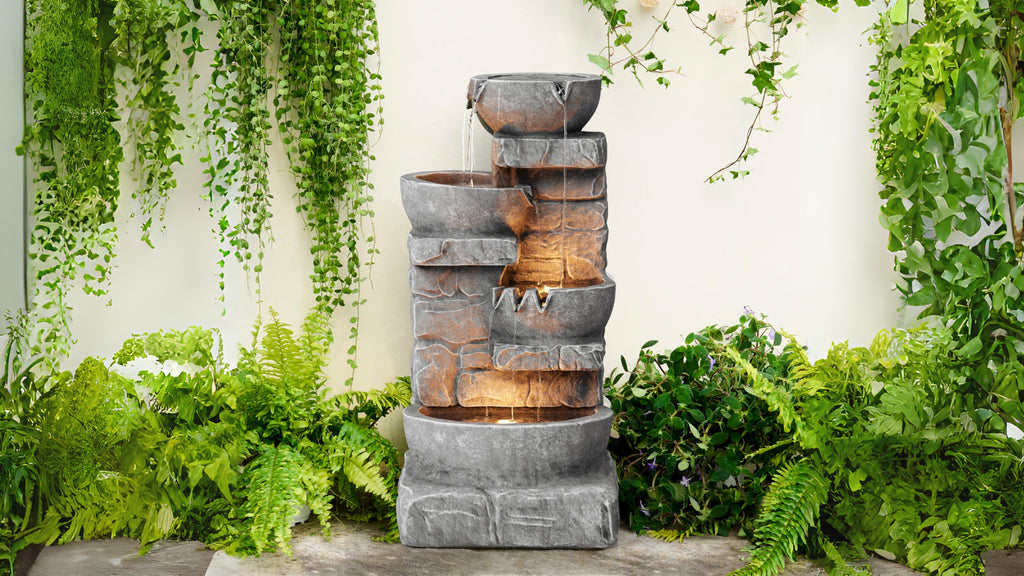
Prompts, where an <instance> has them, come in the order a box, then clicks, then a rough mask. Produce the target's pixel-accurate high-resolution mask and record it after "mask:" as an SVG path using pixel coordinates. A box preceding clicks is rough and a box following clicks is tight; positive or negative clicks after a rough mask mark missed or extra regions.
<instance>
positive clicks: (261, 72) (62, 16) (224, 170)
mask: <svg viewBox="0 0 1024 576" xmlns="http://www.w3.org/2000/svg"><path fill="white" fill-rule="evenodd" d="M26 15H27V21H28V34H27V45H26V58H25V64H26V71H27V79H26V93H27V100H28V102H30V103H31V109H32V117H31V121H30V122H29V123H28V125H27V126H26V129H25V138H24V142H23V146H22V147H21V150H22V151H23V152H24V153H25V154H27V155H28V157H29V158H30V160H31V161H32V163H33V169H34V170H35V173H36V174H37V178H36V190H35V207H34V217H35V224H34V228H33V231H32V237H31V244H30V252H31V254H30V255H31V257H32V261H33V263H34V273H35V278H34V279H35V282H34V286H35V292H34V295H33V298H32V300H33V302H34V303H35V312H36V316H37V317H38V320H37V326H38V329H37V348H38V349H39V351H45V352H46V355H47V356H48V357H50V358H51V359H53V361H56V360H57V359H59V358H60V357H61V356H64V355H66V354H67V352H68V350H69V348H70V343H71V337H70V331H69V325H70V312H71V310H70V308H69V306H68V305H67V301H68V299H67V296H68V294H69V291H70V290H71V287H72V286H73V285H74V284H75V282H77V281H78V280H79V279H81V280H84V285H85V291H86V292H87V293H90V294H96V295H103V294H105V293H106V290H107V281H108V277H109V274H110V270H111V262H112V260H113V257H114V249H115V245H116V240H117V231H116V228H115V224H114V213H115V211H116V209H117V207H118V203H119V200H120V192H119V188H118V184H119V177H120V173H119V165H120V162H121V161H122V159H123V158H124V157H125V156H126V155H127V156H128V157H129V159H130V160H131V168H132V170H131V174H132V175H133V176H134V177H135V179H136V181H137V184H138V186H137V188H136V189H134V190H133V191H132V197H133V199H134V201H135V203H134V210H135V214H136V216H137V217H138V218H139V219H140V221H141V228H142V231H141V236H142V239H143V241H145V242H146V243H147V244H149V245H150V246H152V230H153V227H154V221H155V220H157V221H158V220H160V219H162V216H163V211H164V208H165V206H166V203H167V200H168V198H169V196H170V194H171V192H172V190H174V189H175V187H176V186H177V182H176V180H175V175H174V168H175V166H176V165H180V164H181V162H182V156H181V151H180V148H179V146H178V144H177V140H180V138H179V136H178V133H179V132H180V131H182V130H183V129H184V127H183V125H182V123H181V122H180V116H181V106H179V104H178V102H177V101H176V99H175V97H174V95H173V93H172V91H171V89H172V88H173V87H174V85H175V84H176V83H177V82H178V80H179V78H180V77H181V71H182V70H181V65H180V63H179V60H180V59H179V58H177V57H176V56H174V53H175V51H176V50H178V49H181V50H183V51H184V54H185V56H186V57H187V58H186V61H187V69H188V71H189V87H190V88H191V87H192V81H193V80H194V78H195V76H194V75H193V74H192V71H191V69H192V65H193V63H194V60H195V56H196V54H197V53H198V52H199V51H201V50H202V49H203V48H202V46H201V45H200V38H201V36H202V34H201V31H200V28H199V25H198V22H199V21H200V18H202V17H204V16H205V17H206V18H209V19H211V20H216V21H217V23H218V29H217V38H218V41H219V44H218V47H217V49H216V50H215V52H214V60H213V68H212V72H211V75H212V78H211V83H210V87H209V89H208V90H207V94H206V96H207V98H206V104H205V106H204V110H205V118H204V119H203V121H202V126H203V131H204V134H203V135H202V137H201V139H202V140H203V141H204V157H203V160H204V162H205V163H206V170H205V172H206V174H207V176H208V179H207V182H206V195H207V197H208V199H209V201H210V212H211V214H212V215H213V217H214V219H215V221H216V223H217V224H216V229H217V231H218V234H219V236H220V239H221V246H222V247H221V249H220V256H221V259H220V289H221V299H222V300H223V298H224V296H223V294H224V289H225V285H224V270H225V266H226V259H227V258H229V257H231V256H232V255H233V256H234V258H235V259H236V260H237V261H238V262H240V263H241V265H242V268H243V269H244V270H245V271H246V272H247V273H249V274H250V277H251V278H253V279H254V281H255V284H256V290H255V292H256V295H257V297H258V298H259V297H260V293H261V291H260V278H261V275H262V272H263V256H264V252H265V249H266V246H267V245H268V243H269V242H271V241H272V240H273V237H272V235H271V229H270V218H271V214H272V211H271V200H272V196H271V190H270V181H269V177H268V173H267V172H268V146H269V145H270V142H271V130H272V126H273V125H274V123H275V121H276V124H277V126H278V128H279V130H280V134H281V136H282V139H283V142H284V145H285V149H286V151H287V153H288V159H289V162H290V165H291V168H292V172H293V174H294V176H295V179H296V185H297V187H298V200H299V206H298V209H299V211H300V212H301V213H302V215H303V218H304V220H305V222H306V225H307V230H308V232H309V236H310V239H311V242H312V248H311V254H312V274H311V277H312V280H313V286H314V296H315V298H316V302H317V309H318V310H319V311H320V313H322V314H323V315H325V316H328V317H329V316H330V315H331V314H332V313H333V312H334V310H335V309H336V308H337V307H339V306H345V305H350V306H352V307H353V308H354V311H353V314H352V317H351V324H352V326H351V328H350V332H349V336H350V337H351V338H352V340H353V342H352V346H351V347H350V348H349V355H350V359H349V363H350V365H351V366H352V368H353V370H354V369H355V338H356V337H357V335H358V310H359V305H360V304H362V303H363V302H364V300H363V299H362V297H361V288H362V283H363V282H364V280H365V278H366V270H367V268H368V266H369V265H370V264H372V261H373V257H374V255H375V254H376V253H377V250H376V248H375V246H374V238H373V235H372V217H373V212H372V210H371V208H370V202H371V201H372V197H371V195H370V190H371V189H372V185H371V184H370V183H369V181H368V176H369V162H370V161H371V160H372V156H371V155H370V153H369V136H370V134H371V133H372V132H374V131H375V130H377V129H378V128H379V126H380V100H381V98H382V96H381V93H380V85H379V80H380V75H379V70H376V69H374V68H373V67H372V66H373V63H374V62H375V60H376V53H377V42H378V36H377V25H376V16H375V12H374V5H373V2H370V1H368V0H362V1H341V0H325V1H323V2H319V3H315V4H314V3H305V2H289V1H287V0H29V1H28V2H27V4H26ZM175 36H180V38H181V42H180V44H178V45H175V44H174V42H173V38H174V37H175ZM118 101H121V102H122V105H121V107H120V108H119V107H118ZM272 113H273V117H272ZM368 228H369V230H371V232H370V233H367V229H368ZM79 273H81V278H79ZM350 381H351V379H350Z"/></svg>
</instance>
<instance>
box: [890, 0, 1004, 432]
mask: <svg viewBox="0 0 1024 576" xmlns="http://www.w3.org/2000/svg"><path fill="white" fill-rule="evenodd" d="M907 9H908V5H907V4H906V3H902V4H898V5H897V7H896V8H893V9H892V10H890V11H888V12H887V13H885V14H883V15H882V19H881V22H880V23H879V25H878V26H877V27H876V29H875V34H874V38H873V41H874V42H875V43H876V44H878V46H879V56H878V63H877V65H876V66H875V67H874V70H875V71H876V72H877V74H878V79H877V80H876V81H874V82H873V83H872V85H873V87H874V90H873V93H872V98H873V99H874V100H875V111H876V128H875V132H876V137H875V142H874V147H875V151H876V153H877V168H878V174H879V180H880V181H881V182H882V184H883V190H882V191H881V197H882V199H883V201H884V204H883V206H882V209H881V211H882V214H881V222H882V225H883V226H884V227H885V228H886V229H887V230H888V232H889V249H890V250H891V251H892V252H894V253H895V254H896V258H895V260H896V270H897V272H898V273H899V275H900V277H901V282H900V283H899V285H898V287H899V289H900V291H901V293H902V295H903V298H904V299H905V301H906V302H907V303H908V304H910V305H913V306H922V307H923V309H922V311H921V315H922V316H925V315H937V316H940V317H942V318H943V322H944V323H945V324H946V325H948V326H949V327H950V328H952V330H953V331H954V333H955V335H956V338H957V340H958V341H959V343H960V346H959V348H958V350H957V351H956V354H958V355H960V356H963V357H964V359H965V360H966V361H969V363H970V365H971V366H973V367H974V372H973V374H972V375H971V378H972V379H973V380H975V381H976V382H977V383H978V385H980V386H981V387H982V388H983V389H985V390H986V391H987V392H988V393H989V394H990V395H991V402H992V404H994V405H995V407H996V409H997V410H998V411H999V412H1000V413H1001V414H1002V415H1003V416H1004V417H1006V418H1009V419H1010V420H1011V421H1013V422H1014V423H1015V424H1017V425H1019V426H1020V425H1024V412H1022V410H1021V400H1022V399H1024V365H1022V364H1021V362H1020V359H1019V358H1020V354H1021V353H1022V352H1024V329H1022V328H1021V326H1024V296H1021V293H1022V291H1024V248H1022V232H1021V230H1022V228H1024V226H1022V224H1021V218H1022V217H1024V212H1022V211H1021V209H1020V207H1021V206H1022V204H1024V188H1021V186H1020V185H1019V184H1016V183H1014V175H1013V165H1012V161H1011V155H1010V154H1009V152H1010V151H1011V150H1012V127H1013V124H1014V122H1015V121H1016V120H1017V119H1018V118H1019V117H1020V116H1021V107H1020V101H1021V94H1022V93H1024V84H1022V81H1021V77H1020V75H1019V72H1018V68H1019V66H1020V65H1021V61H1020V53H1021V50H1020V48H1021V44H1022V42H1024V25H1022V22H1021V19H1020V12H1019V10H1020V8H1019V5H1018V4H1016V3H1014V2H1010V1H1008V0H1000V1H997V2H992V3H988V2H985V3H982V2H974V1H973V0H929V1H926V2H924V18H925V19H924V21H921V22H917V21H908V18H907V12H906V10H907Z"/></svg>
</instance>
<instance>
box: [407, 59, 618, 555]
mask: <svg viewBox="0 0 1024 576" xmlns="http://www.w3.org/2000/svg"><path fill="white" fill-rule="evenodd" d="M600 88H601V82H600V78H599V77H597V76H592V75H580V74H495V75H485V76H476V77H474V78H473V79H472V80H471V81H470V84H469V90H468V94H467V99H468V108H469V109H470V110H471V111H472V114H473V115H475V116H476V117H477V118H479V121H480V122H481V124H482V125H483V127H484V128H485V129H486V130H487V131H488V132H490V133H491V134H492V135H493V136H494V139H493V141H492V146H491V164H492V167H491V172H490V173H485V172H474V171H473V170H472V168H473V167H472V162H471V161H470V162H469V166H468V170H467V169H464V170H463V171H450V172H424V173H414V174H407V175H405V176H403V177H402V180H401V190H402V202H403V205H404V206H405V210H406V213H407V214H408V216H409V220H410V222H411V224H412V232H411V233H410V235H409V242H408V248H409V258H410V271H409V282H410V288H411V292H412V298H411V299H412V302H411V308H412V326H413V336H414V338H415V345H414V348H413V353H412V362H411V364H412V367H411V368H412V384H413V405H412V406H410V407H409V408H408V409H406V411H405V414H404V416H405V430H406V439H407V441H408V444H409V451H408V452H407V453H406V463H405V469H404V470H403V472H402V478H401V481H400V483H399V500H398V519H399V530H400V532H401V537H402V542H403V543H405V544H407V545H410V546H424V547H520V548H523V547H525V548H603V547H607V546H611V545H613V544H614V543H615V541H616V537H617V531H618V504H617V492H618V488H617V481H616V478H615V471H614V467H613V466H612V462H611V457H610V456H609V454H608V451H607V442H608V433H609V430H610V427H611V417H612V414H611V411H610V410H609V409H608V408H607V407H605V406H604V405H603V404H602V400H603V396H602V393H601V384H602V381H603V362H604V347H605V342H604V328H605V325H606V324H607V322H608V318H609V316H610V314H611V310H612V304H613V302H614V299H615V283H614V282H613V281H612V280H611V278H609V277H608V276H607V275H606V274H605V263H606V250H605V247H606V244H607V238H608V228H607V208H608V204H607V199H606V183H605V162H606V158H607V147H606V143H605V137H604V135H603V134H601V133H598V132H583V131H582V128H583V126H584V125H585V124H586V123H587V121H588V120H589V119H590V117H591V116H592V115H593V113H594V111H595V110H596V108H597V104H598V100H599V98H600ZM471 118H472V116H471ZM469 134H470V135H471V134H472V126H470V127H469Z"/></svg>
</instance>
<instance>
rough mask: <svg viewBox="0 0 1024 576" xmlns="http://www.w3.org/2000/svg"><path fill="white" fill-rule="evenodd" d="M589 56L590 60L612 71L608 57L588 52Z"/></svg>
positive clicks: (599, 66) (603, 68)
mask: <svg viewBox="0 0 1024 576" xmlns="http://www.w3.org/2000/svg"><path fill="white" fill-rule="evenodd" d="M587 58H589V59H590V61H591V62H593V63H594V64H596V65H597V67H598V68H600V69H601V70H604V71H605V72H611V69H612V68H611V63H610V62H608V59H607V58H605V57H604V56H601V55H600V54H587Z"/></svg>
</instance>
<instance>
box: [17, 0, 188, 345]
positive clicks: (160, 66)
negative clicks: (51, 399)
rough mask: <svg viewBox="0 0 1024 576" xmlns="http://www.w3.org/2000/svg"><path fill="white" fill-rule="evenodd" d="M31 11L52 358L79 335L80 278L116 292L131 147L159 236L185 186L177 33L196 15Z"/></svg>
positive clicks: (158, 2)
mask: <svg viewBox="0 0 1024 576" xmlns="http://www.w3.org/2000/svg"><path fill="white" fill-rule="evenodd" d="M25 10H26V20H27V33H26V51H25V70H26V77H25V92H26V101H27V102H28V104H29V106H30V109H31V114H30V117H29V119H30V121H29V122H28V124H27V125H26V127H25V134H24V138H23V142H22V145H21V146H20V147H19V152H21V153H24V154H26V155H27V157H28V158H29V160H30V161H31V163H32V169H33V171H34V173H35V180H34V185H35V186H34V200H33V219H34V222H33V225H32V231H31V235H30V241H29V255H30V257H31V260H32V270H33V282H32V284H33V290H32V297H31V304H32V311H33V314H34V321H35V329H34V332H35V335H34V342H33V346H34V348H35V350H36V351H37V352H43V353H45V357H46V359H47V360H46V361H47V362H50V363H54V364H55V363H57V362H59V360H60V358H61V357H62V356H64V355H66V354H67V352H68V350H69V348H70V344H71V334H70V330H69V326H70V316H69V315H70V312H71V308H70V306H69V305H68V296H69V295H70V292H71V289H72V287H73V286H74V285H75V283H76V282H77V281H78V280H79V279H81V280H82V281H84V290H85V292H86V293H88V294H94V295H97V296H102V295H104V294H106V292H107V285H108V280H109V275H110V271H111V266H112V260H113V257H114V249H115V246H116V243H117V230H116V227H115V224H114V214H115V212H116V210H117V208H118V204H119V203H120V199H121V198H120V186H119V185H120V182H119V180H120V176H121V174H120V163H121V161H122V159H123V158H124V147H125V146H126V145H127V146H128V147H129V148H130V150H131V151H132V158H133V170H131V174H132V175H133V176H134V177H135V178H136V179H137V180H138V185H139V188H138V189H137V190H133V192H132V196H133V198H134V199H135V200H136V204H137V210H138V212H139V214H140V217H141V219H142V220H143V221H142V224H141V225H142V238H143V240H144V241H145V242H147V243H149V244H150V245H152V243H151V230H152V226H153V215H154V213H156V214H157V215H158V216H159V215H162V210H163V206H164V204H165V203H166V200H167V198H168V195H169V193H170V191H171V190H172V189H173V188H174V187H175V186H176V182H175V180H174V173H173V166H174V165H175V164H180V163H181V156H180V154H179V153H178V145H177V144H176V143H175V137H174V135H175V133H176V132H178V131H180V130H181V129H182V126H181V124H180V123H179V122H178V119H177V117H178V115H179V113H180V110H179V107H178V105H177V103H176V102H175V99H174V97H173V96H172V95H171V93H170V87H171V85H172V84H173V83H174V77H175V74H176V72H177V66H175V65H171V64H170V63H169V62H170V48H169V47H168V36H169V35H170V34H171V33H172V32H174V31H177V30H179V29H180V28H182V27H184V26H186V24H188V23H192V24H193V25H194V22H195V20H196V18H197V14H196V13H195V12H193V11H192V10H190V9H189V7H188V6H187V4H186V3H185V2H184V1H181V0H152V1H148V0H147V1H144V0H29V1H28V2H26V4H25ZM195 37H196V36H195V35H192V38H195ZM119 98H123V99H124V103H123V107H119V106H118V99H119ZM122 116H123V117H124V119H123V120H122V119H120V117H122ZM122 133H123V134H124V137H123V138H122Z"/></svg>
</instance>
